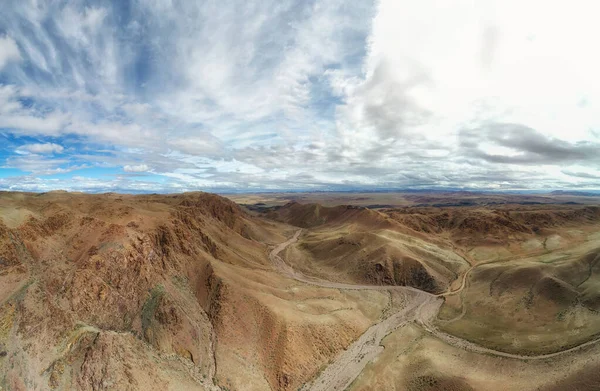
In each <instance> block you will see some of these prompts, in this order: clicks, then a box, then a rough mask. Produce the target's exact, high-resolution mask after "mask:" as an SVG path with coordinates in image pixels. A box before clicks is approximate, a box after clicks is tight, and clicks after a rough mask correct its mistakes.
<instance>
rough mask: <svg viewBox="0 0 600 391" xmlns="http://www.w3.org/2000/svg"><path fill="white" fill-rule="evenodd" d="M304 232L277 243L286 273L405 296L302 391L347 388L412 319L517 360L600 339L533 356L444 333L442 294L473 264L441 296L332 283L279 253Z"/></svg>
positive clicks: (464, 344)
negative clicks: (440, 315)
mask: <svg viewBox="0 0 600 391" xmlns="http://www.w3.org/2000/svg"><path fill="white" fill-rule="evenodd" d="M301 233H302V230H301V229H300V230H298V231H296V233H295V234H294V236H293V237H291V238H290V239H289V240H287V241H285V242H283V243H281V244H279V245H277V246H276V247H275V248H274V249H273V250H272V251H271V253H270V254H269V258H270V259H271V261H272V262H273V264H274V265H275V266H276V267H277V269H278V270H279V271H280V272H281V273H282V274H284V275H285V276H287V277H290V278H293V279H295V280H297V281H301V282H304V283H307V284H312V285H317V286H321V287H326V288H336V289H359V290H361V289H374V290H387V291H391V292H394V293H395V294H398V295H400V296H401V297H402V299H403V300H402V305H400V309H399V310H397V312H394V313H392V314H391V315H388V316H387V317H385V318H384V319H382V320H381V321H380V322H379V323H376V324H374V325H373V326H371V327H369V329H367V331H366V332H365V333H364V334H363V335H361V336H360V338H359V339H357V340H356V341H355V342H354V343H352V345H350V346H349V347H348V348H347V349H346V350H345V351H343V352H342V353H341V354H339V355H338V356H337V357H336V358H335V360H334V361H333V362H332V363H331V364H330V365H329V366H328V367H327V368H326V369H325V370H324V371H323V372H321V373H320V375H319V376H318V377H317V378H315V379H314V380H313V381H312V382H310V383H307V384H305V385H304V386H303V387H302V390H310V391H326V390H332V391H335V390H345V389H346V388H347V387H348V386H349V385H350V384H352V382H353V381H354V379H355V378H356V377H357V376H358V375H359V374H360V373H361V372H362V371H363V369H364V368H365V366H366V365H367V364H368V363H369V362H371V361H373V360H374V359H375V358H376V357H377V356H378V355H379V354H380V353H381V352H382V351H383V346H381V342H382V340H383V339H384V338H385V337H386V336H387V335H389V334H390V333H391V332H392V331H394V330H396V329H397V328H399V327H402V326H404V325H406V324H407V323H409V322H414V323H417V324H419V325H420V326H421V327H423V329H425V330H426V331H427V332H429V333H430V334H432V335H433V336H435V337H436V338H439V339H440V340H442V341H444V342H446V343H448V344H449V345H452V346H455V347H457V348H461V349H466V350H470V351H473V352H476V353H481V354H490V355H493V356H498V357H504V358H511V359H517V360H544V359H549V358H553V357H556V356H559V355H563V354H567V353H572V352H574V351H577V350H579V349H582V348H585V347H587V346H591V345H594V344H596V343H598V342H600V338H597V339H594V340H590V341H587V342H585V343H582V344H581V345H578V346H575V347H572V348H570V349H565V350H563V351H559V352H554V353H549V354H540V355H533V356H528V355H519V354H511V353H506V352H502V351H497V350H493V349H488V348H485V347H483V346H479V345H477V344H474V343H472V342H470V341H467V340H464V339H461V338H458V337H455V336H452V335H450V334H447V333H444V332H441V331H439V330H438V329H436V328H435V327H434V326H432V320H433V319H435V318H436V317H437V314H438V312H439V309H440V306H441V304H442V301H441V300H440V299H439V298H440V297H441V296H447V295H454V294H459V293H460V292H461V291H462V290H463V289H464V287H465V284H466V280H467V277H468V274H469V273H470V272H471V271H472V270H473V268H474V267H471V268H470V269H469V270H468V271H467V273H465V274H464V275H463V278H462V282H461V285H460V287H459V288H458V289H457V290H454V291H451V292H447V293H442V294H438V295H432V294H430V293H428V292H424V291H420V290H418V289H414V288H411V287H396V286H372V285H371V286H369V285H352V284H342V283H334V282H328V281H324V280H320V279H316V278H311V277H307V276H305V275H303V274H302V273H299V272H297V271H295V270H294V269H293V268H292V267H291V266H289V265H288V264H286V263H285V261H284V260H283V259H282V258H281V257H280V256H279V253H281V252H282V251H283V250H285V249H286V248H287V247H288V246H290V245H291V244H294V243H295V242H297V241H298V238H299V236H300V235H301Z"/></svg>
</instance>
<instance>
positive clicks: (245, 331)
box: [0, 192, 600, 390]
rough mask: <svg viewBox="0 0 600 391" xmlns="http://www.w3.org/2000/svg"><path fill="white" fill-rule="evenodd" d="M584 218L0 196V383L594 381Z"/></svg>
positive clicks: (482, 386) (593, 240)
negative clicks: (541, 374) (252, 207)
mask: <svg viewBox="0 0 600 391" xmlns="http://www.w3.org/2000/svg"><path fill="white" fill-rule="evenodd" d="M465 197H472V195H465ZM476 203H477V202H476ZM599 222H600V209H599V208H597V207H594V206H585V205H547V204H544V205H515V204H506V205H494V206H482V205H481V204H479V203H477V205H476V206H469V207H432V206H427V207H401V208H377V209H376V210H373V209H371V208H365V207H359V206H353V205H351V206H333V207H326V206H322V205H319V204H300V203H296V202H293V203H287V204H285V205H280V206H276V207H266V206H265V207H261V208H259V210H255V211H253V212H248V211H247V210H246V209H245V208H242V207H240V206H238V205H237V204H235V203H233V202H231V201H229V200H227V199H224V198H222V197H219V196H216V195H212V194H207V193H187V194H178V195H139V196H133V195H121V194H112V193H109V194H101V195H90V194H77V193H67V192H50V193H44V194H29V193H10V192H0V387H2V389H3V390H4V389H8V390H48V389H52V390H69V389H80V390H90V389H91V390H138V389H143V390H163V389H171V390H186V389H189V390H198V389H200V390H202V389H204V390H298V389H304V390H322V389H336V390H337V389H340V390H341V389H346V388H348V389H356V390H374V389H391V390H393V389H396V390H407V389H410V390H441V389H457V390H459V389H467V390H471V389H472V390H501V389H502V390H504V389H511V390H535V389H540V388H541V389H549V390H550V389H556V387H557V385H560V384H563V385H574V386H578V387H579V386H580V385H581V386H582V387H583V386H584V385H594V384H597V377H594V375H593V373H595V372H594V370H593V369H597V368H599V367H600V359H596V357H600V354H598V353H600V345H598V344H596V340H597V339H598V337H599V334H600V316H599V315H598V314H599V313H600V312H599V311H600V304H599V303H600V296H599V295H598V292H599V290H598V284H599V282H598V281H600V279H599V277H600V269H599V268H600V266H599V264H600V261H599V260H600V256H599V255H598V254H599V253H600V250H599V249H600V233H599V232H600V228H599ZM404 287H408V288H404ZM380 344H381V346H385V349H383V348H381V346H380ZM375 357H377V359H374V358H375ZM474 363H476V364H477V365H474ZM367 364H368V365H367ZM542 372H543V373H544V374H545V376H543V377H540V376H538V375H537V374H538V373H542ZM578 374H582V375H581V376H585V377H584V378H579V377H578ZM330 385H331V386H330ZM334 385H335V386H334ZM328 387H329V388H328ZM544 387H545V388H544ZM553 387H554V388H553ZM583 389H585V388H583ZM590 389H593V388H590Z"/></svg>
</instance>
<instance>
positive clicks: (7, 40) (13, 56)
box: [0, 36, 21, 71]
mask: <svg viewBox="0 0 600 391" xmlns="http://www.w3.org/2000/svg"><path fill="white" fill-rule="evenodd" d="M19 60H21V52H20V51H19V47H18V46H17V43H16V42H15V40H14V39H12V38H11V37H9V36H0V71H1V70H2V68H4V66H5V65H6V64H8V63H9V62H11V61H19Z"/></svg>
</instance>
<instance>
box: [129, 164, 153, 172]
mask: <svg viewBox="0 0 600 391" xmlns="http://www.w3.org/2000/svg"><path fill="white" fill-rule="evenodd" d="M123 170H124V171H127V172H145V171H148V170H149V168H148V166H147V165H145V164H137V165H129V164H127V165H125V166H124V167H123Z"/></svg>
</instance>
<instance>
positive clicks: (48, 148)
mask: <svg viewBox="0 0 600 391" xmlns="http://www.w3.org/2000/svg"><path fill="white" fill-rule="evenodd" d="M62 151H64V148H63V147H62V145H59V144H54V143H45V144H25V145H21V146H20V147H19V148H18V149H17V152H21V153H22V152H25V153H27V152H30V153H37V154H49V153H61V152H62Z"/></svg>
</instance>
